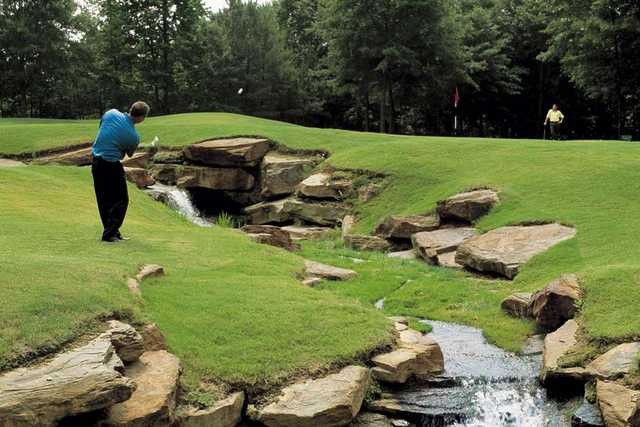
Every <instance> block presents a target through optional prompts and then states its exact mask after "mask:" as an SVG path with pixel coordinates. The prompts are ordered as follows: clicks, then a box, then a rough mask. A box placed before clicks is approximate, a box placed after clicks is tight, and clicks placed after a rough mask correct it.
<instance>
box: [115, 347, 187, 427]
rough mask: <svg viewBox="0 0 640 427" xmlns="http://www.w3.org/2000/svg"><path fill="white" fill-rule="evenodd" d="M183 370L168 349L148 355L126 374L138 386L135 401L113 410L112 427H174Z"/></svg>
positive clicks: (132, 398)
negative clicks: (177, 396)
mask: <svg viewBox="0 0 640 427" xmlns="http://www.w3.org/2000/svg"><path fill="white" fill-rule="evenodd" d="M180 373H181V368H180V361H179V360H178V358H177V357H176V356H174V355H172V354H170V353H168V352H166V351H164V350H160V351H148V352H145V353H144V354H143V355H142V356H141V357H140V359H139V360H138V361H137V362H135V363H133V364H131V365H129V367H127V369H126V371H125V375H126V376H127V377H129V378H131V379H132V380H133V381H134V382H135V384H136V386H137V387H136V390H135V391H134V392H133V395H131V398H130V399H129V400H127V401H125V402H122V403H118V404H117V405H114V406H112V407H111V409H110V410H109V418H108V421H107V424H108V425H110V426H122V427H125V426H126V427H128V426H151V425H170V424H171V423H172V422H173V421H174V411H175V406H176V390H177V389H178V381H179V378H180Z"/></svg>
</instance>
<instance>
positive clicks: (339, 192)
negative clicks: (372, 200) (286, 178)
mask: <svg viewBox="0 0 640 427" xmlns="http://www.w3.org/2000/svg"><path fill="white" fill-rule="evenodd" d="M352 193H353V182H352V181H351V180H349V179H346V178H341V177H336V176H334V175H333V174H331V173H327V172H320V173H316V174H313V175H311V176H310V177H308V178H306V179H305V180H304V181H302V182H301V183H300V185H298V194H299V195H301V196H304V197H310V198H313V199H335V200H340V199H344V198H347V197H349V196H351V194H352Z"/></svg>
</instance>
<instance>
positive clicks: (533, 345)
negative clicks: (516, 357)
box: [521, 334, 545, 356]
mask: <svg viewBox="0 0 640 427" xmlns="http://www.w3.org/2000/svg"><path fill="white" fill-rule="evenodd" d="M544 338H545V336H544V335H542V334H540V335H534V336H531V337H529V338H527V340H526V341H525V343H524V346H523V348H522V352H521V354H522V355H523V356H538V355H540V354H542V353H543V352H544Z"/></svg>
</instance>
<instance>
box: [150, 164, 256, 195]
mask: <svg viewBox="0 0 640 427" xmlns="http://www.w3.org/2000/svg"><path fill="white" fill-rule="evenodd" d="M154 167H155V166H154ZM174 168H175V169H176V177H177V180H176V184H177V185H178V187H180V188H195V187H198V188H208V189H210V190H223V191H249V190H251V189H252V188H253V186H254V185H255V178H254V177H253V175H251V174H250V173H248V172H247V171H245V170H244V169H239V168H214V167H207V166H174Z"/></svg>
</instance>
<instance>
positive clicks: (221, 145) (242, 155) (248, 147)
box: [184, 138, 271, 167]
mask: <svg viewBox="0 0 640 427" xmlns="http://www.w3.org/2000/svg"><path fill="white" fill-rule="evenodd" d="M270 147H271V143H270V142H269V140H267V139H258V138H233V139H213V140H210V141H204V142H200V143H197V144H193V145H189V146H188V147H185V149H184V156H185V158H187V159H188V160H190V161H192V162H194V163H199V164H203V165H209V166H224V167H233V166H236V167H252V166H256V165H258V164H259V163H260V161H261V160H262V158H263V157H264V156H265V154H267V151H269V149H270Z"/></svg>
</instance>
